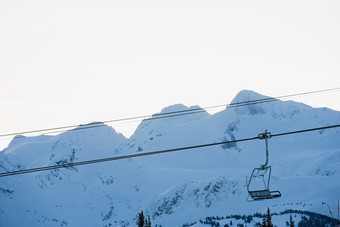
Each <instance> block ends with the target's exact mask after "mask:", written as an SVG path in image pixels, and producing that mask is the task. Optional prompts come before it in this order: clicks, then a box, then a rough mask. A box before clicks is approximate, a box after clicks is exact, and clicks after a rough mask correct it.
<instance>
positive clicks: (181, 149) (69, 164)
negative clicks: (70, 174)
mask: <svg viewBox="0 0 340 227" xmlns="http://www.w3.org/2000/svg"><path fill="white" fill-rule="evenodd" d="M337 127H340V124H338V125H329V126H325V127H318V128H310V129H305V130H298V131H291V132H285V133H278V134H272V135H271V136H272V137H276V136H285V135H292V134H297V133H305V132H311V131H317V130H326V129H331V128H337ZM255 139H260V138H259V136H256V137H250V138H244V139H238V140H232V141H223V142H217V143H209V144H201V145H194V146H188V147H179V148H172V149H166V150H158V151H151V152H143V153H135V154H128V155H121V156H115V157H109V158H102V159H94V160H87V161H81V162H73V163H65V164H59V165H52V166H45V167H38V168H31V169H23V170H17V171H10V172H3V173H0V177H6V176H13V175H19V174H25V173H34V172H40V171H46V170H53V169H60V168H70V167H75V166H81V165H89V164H94V163H101V162H108V161H116V160H122V159H130V158H137V157H142V156H150V155H156V154H162V153H170V152H176V151H183V150H192V149H197V148H203V147H211V146H217V145H223V144H229V143H238V142H245V141H250V140H255Z"/></svg>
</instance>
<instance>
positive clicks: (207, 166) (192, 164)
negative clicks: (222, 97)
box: [0, 90, 340, 226]
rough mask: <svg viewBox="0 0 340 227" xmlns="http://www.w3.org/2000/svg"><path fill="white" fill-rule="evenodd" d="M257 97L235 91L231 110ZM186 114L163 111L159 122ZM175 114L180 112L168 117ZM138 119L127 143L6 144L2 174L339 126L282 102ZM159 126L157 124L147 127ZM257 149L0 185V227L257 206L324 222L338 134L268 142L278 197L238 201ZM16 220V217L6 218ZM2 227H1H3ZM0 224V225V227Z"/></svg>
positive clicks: (53, 139) (144, 160) (183, 155)
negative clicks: (315, 215)
mask: <svg viewBox="0 0 340 227" xmlns="http://www.w3.org/2000/svg"><path fill="white" fill-rule="evenodd" d="M265 98H267V97H265V96H262V95H260V94H257V93H255V92H252V91H246V90H245V91H241V92H240V93H239V94H238V95H237V96H236V97H235V98H234V100H233V103H234V104H235V103H240V102H244V101H248V100H257V99H265ZM196 108H199V107H197V106H194V107H185V106H183V105H179V104H177V105H173V106H170V107H167V108H164V109H163V110H162V111H161V113H160V114H163V113H166V112H176V111H182V110H188V109H196ZM177 113H182V112H177ZM160 114H155V115H153V117H152V118H151V119H153V118H154V120H144V121H143V122H142V123H141V124H140V126H139V127H138V128H137V129H136V132H135V133H134V135H133V136H131V138H129V139H126V138H124V137H123V136H122V135H120V134H117V133H116V132H115V131H114V129H112V128H111V127H107V126H103V127H97V128H92V129H87V130H72V131H68V132H65V133H62V134H60V135H57V136H39V137H33V138H21V139H15V140H13V142H12V143H11V144H10V145H9V147H8V148H6V149H5V150H4V151H3V152H0V169H1V171H2V172H5V171H12V170H15V169H20V168H32V167H38V166H47V165H54V164H58V163H65V162H77V161H83V160H89V159H97V158H103V157H111V156H115V155H121V154H127V153H135V152H149V151H155V150H161V149H169V148H177V147H185V146H191V145H198V144H206V143H213V142H220V141H227V140H228V141H230V140H235V139H242V138H248V137H254V136H257V134H258V133H262V132H264V130H265V129H267V130H268V131H270V132H271V133H272V134H276V133H281V132H287V131H294V130H300V129H307V128H313V127H321V126H327V125H333V124H339V122H340V113H339V112H337V111H333V110H330V109H327V108H321V109H315V108H311V107H309V106H307V105H304V104H302V103H295V102H292V101H285V102H282V101H275V102H267V103H260V104H256V105H238V106H237V105H232V106H230V107H228V108H226V109H225V110H223V111H221V112H219V113H216V114H213V115H209V114H208V113H207V112H205V111H202V112H199V113H197V114H190V115H180V116H176V117H171V118H159V117H160V116H163V115H160ZM155 118H159V119H155ZM264 148H265V147H264V141H262V140H253V141H248V142H242V143H236V144H235V143H233V144H228V145H223V146H213V147H206V148H200V149H195V150H186V151H177V152H173V153H167V154H161V155H154V156H147V157H140V158H135V159H132V160H120V161H114V162H108V163H100V164H94V165H88V166H80V167H76V168H68V169H60V170H53V171H46V172H40V173H34V174H25V175H18V176H13V177H3V178H0V198H1V201H2V202H1V205H0V220H1V222H0V223H1V225H3V226H18V225H22V224H23V223H30V225H33V226H46V225H48V226H135V218H136V215H137V212H139V211H140V210H142V209H143V210H144V212H145V214H147V215H150V216H151V217H152V222H153V223H154V224H158V225H160V224H161V225H162V226H181V225H182V224H184V223H193V222H195V221H197V220H199V219H202V218H205V217H207V216H217V215H221V216H226V215H230V214H253V213H256V212H263V213H264V212H265V211H266V209H267V207H270V208H271V210H273V211H276V212H280V211H283V210H286V209H304V210H311V211H316V212H320V213H323V214H327V212H328V210H327V207H326V205H325V203H327V204H330V206H331V207H332V208H333V209H335V205H336V204H335V202H336V201H337V200H338V199H339V198H338V197H339V195H338V192H339V191H340V182H339V181H338V179H339V177H340V167H339V166H340V129H339V128H336V129H330V130H324V131H315V132H309V133H304V134H302V133H301V134H295V135H289V136H282V137H274V138H271V139H269V150H270V154H269V155H270V157H269V164H270V165H272V171H273V172H272V179H271V188H272V189H274V190H275V189H278V190H280V191H281V193H282V197H281V198H279V199H275V200H270V201H260V202H251V203H249V202H246V198H247V191H246V176H249V175H250V173H251V171H252V169H253V168H255V167H258V166H260V164H263V163H264V160H265V149H264ZM18 215H20V216H21V217H22V218H21V219H18V218H16V217H17V216H18ZM3 223H4V224H3ZM1 225H0V226H1Z"/></svg>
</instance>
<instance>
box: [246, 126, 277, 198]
mask: <svg viewBox="0 0 340 227" xmlns="http://www.w3.org/2000/svg"><path fill="white" fill-rule="evenodd" d="M258 137H259V139H264V140H265V143H266V162H265V163H264V164H263V165H260V167H258V168H255V169H254V170H253V171H252V172H251V175H250V178H249V180H247V190H248V198H247V201H255V200H265V199H274V198H279V197H281V193H280V191H270V189H269V183H270V177H271V172H272V169H271V166H268V165H267V164H268V138H270V137H271V134H270V132H267V130H266V131H265V132H264V133H261V134H259V136H258ZM254 179H261V180H262V181H263V187H262V188H261V189H255V190H252V189H251V185H252V180H254ZM249 197H251V199H249Z"/></svg>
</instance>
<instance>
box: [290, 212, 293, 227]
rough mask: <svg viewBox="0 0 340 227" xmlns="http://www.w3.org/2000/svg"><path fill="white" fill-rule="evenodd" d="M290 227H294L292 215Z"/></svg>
mask: <svg viewBox="0 0 340 227" xmlns="http://www.w3.org/2000/svg"><path fill="white" fill-rule="evenodd" d="M289 227H294V221H293V217H292V215H290V220H289Z"/></svg>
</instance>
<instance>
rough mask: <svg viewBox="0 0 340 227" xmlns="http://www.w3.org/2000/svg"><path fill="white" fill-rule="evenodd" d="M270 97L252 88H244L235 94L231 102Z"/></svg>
mask: <svg viewBox="0 0 340 227" xmlns="http://www.w3.org/2000/svg"><path fill="white" fill-rule="evenodd" d="M268 98H270V97H269V96H264V95H261V94H259V93H257V92H255V91H252V90H242V91H240V92H239V93H238V94H237V95H236V96H235V98H234V99H233V101H232V102H231V104H236V103H241V102H248V101H254V100H262V99H268Z"/></svg>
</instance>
